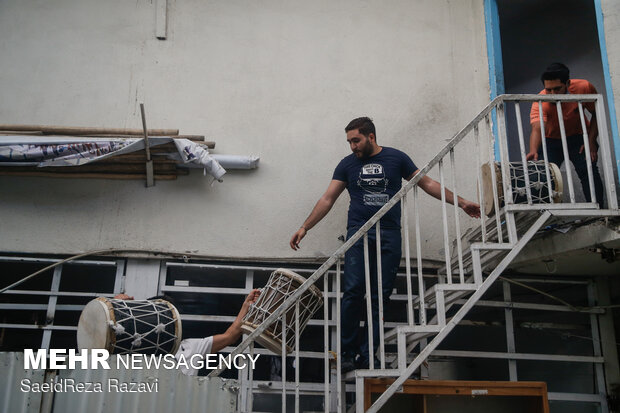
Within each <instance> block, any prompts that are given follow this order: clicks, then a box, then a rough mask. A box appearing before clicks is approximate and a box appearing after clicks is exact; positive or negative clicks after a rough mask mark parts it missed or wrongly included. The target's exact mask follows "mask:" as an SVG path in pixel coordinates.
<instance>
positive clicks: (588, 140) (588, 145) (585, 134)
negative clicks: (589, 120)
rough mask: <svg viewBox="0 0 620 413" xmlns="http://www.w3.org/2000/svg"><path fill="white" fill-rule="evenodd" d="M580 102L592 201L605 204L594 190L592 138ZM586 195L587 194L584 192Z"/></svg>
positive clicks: (580, 115) (580, 117)
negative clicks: (589, 135)
mask: <svg viewBox="0 0 620 413" xmlns="http://www.w3.org/2000/svg"><path fill="white" fill-rule="evenodd" d="M578 104H579V120H580V121H581V132H582V133H583V148H584V151H583V152H584V156H585V157H586V166H587V168H588V183H589V184H590V200H591V201H590V202H592V203H596V202H597V201H598V202H600V203H601V205H602V204H603V200H602V199H596V191H595V190H594V175H593V174H592V157H591V152H590V151H591V149H590V139H589V138H588V129H587V128H586V117H585V115H584V113H583V105H582V104H581V102H578ZM584 195H585V194H584Z"/></svg>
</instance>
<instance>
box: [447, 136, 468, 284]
mask: <svg viewBox="0 0 620 413" xmlns="http://www.w3.org/2000/svg"><path fill="white" fill-rule="evenodd" d="M450 171H451V172H452V195H453V197H452V200H453V204H454V224H455V227H456V228H455V230H456V253H457V256H458V262H459V282H460V283H461V284H464V283H465V273H464V270H463V251H462V248H463V247H462V245H461V222H460V220H459V202H458V200H459V195H458V190H457V186H458V185H457V183H456V162H455V161H454V148H452V149H451V150H450Z"/></svg>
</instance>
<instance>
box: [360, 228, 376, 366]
mask: <svg viewBox="0 0 620 413" xmlns="http://www.w3.org/2000/svg"><path fill="white" fill-rule="evenodd" d="M364 276H365V280H366V327H367V330H368V366H369V368H370V369H373V368H374V363H375V354H374V353H375V352H374V345H373V344H374V343H373V334H372V333H373V328H372V327H373V326H372V323H373V320H372V297H371V296H372V293H371V291H372V290H371V286H370V263H369V259H368V233H365V234H364ZM362 356H363V354H362Z"/></svg>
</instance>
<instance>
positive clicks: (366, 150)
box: [355, 142, 372, 159]
mask: <svg viewBox="0 0 620 413" xmlns="http://www.w3.org/2000/svg"><path fill="white" fill-rule="evenodd" d="M370 155H372V145H371V144H370V142H366V145H364V147H363V148H362V149H360V150H359V151H357V152H355V156H357V157H358V158H360V159H365V158H369V157H370Z"/></svg>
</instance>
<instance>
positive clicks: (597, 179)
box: [538, 135, 605, 208]
mask: <svg viewBox="0 0 620 413" xmlns="http://www.w3.org/2000/svg"><path fill="white" fill-rule="evenodd" d="M545 142H546V144H547V155H548V157H549V159H548V160H549V162H552V163H554V164H556V165H557V166H558V168H559V167H560V166H562V162H564V152H563V151H562V140H561V139H545ZM566 142H567V144H568V157H569V158H570V161H571V162H572V163H573V166H574V167H575V172H577V176H578V177H579V179H580V180H581V188H582V189H583V194H584V195H585V197H586V201H587V202H592V197H591V196H590V182H589V181H588V165H587V163H586V157H585V155H586V151H585V149H584V151H583V153H579V148H581V145H583V135H572V136H567V137H566ZM538 159H544V156H543V149H542V145H541V147H540V149H539V150H538ZM566 169H567V171H569V170H568V168H566ZM567 173H568V172H567ZM592 178H593V179H594V194H595V196H596V202H598V204H599V205H600V206H601V208H604V205H605V204H604V203H603V181H602V180H601V175H600V174H599V172H598V168H597V167H596V162H592ZM565 191H566V190H565Z"/></svg>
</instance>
